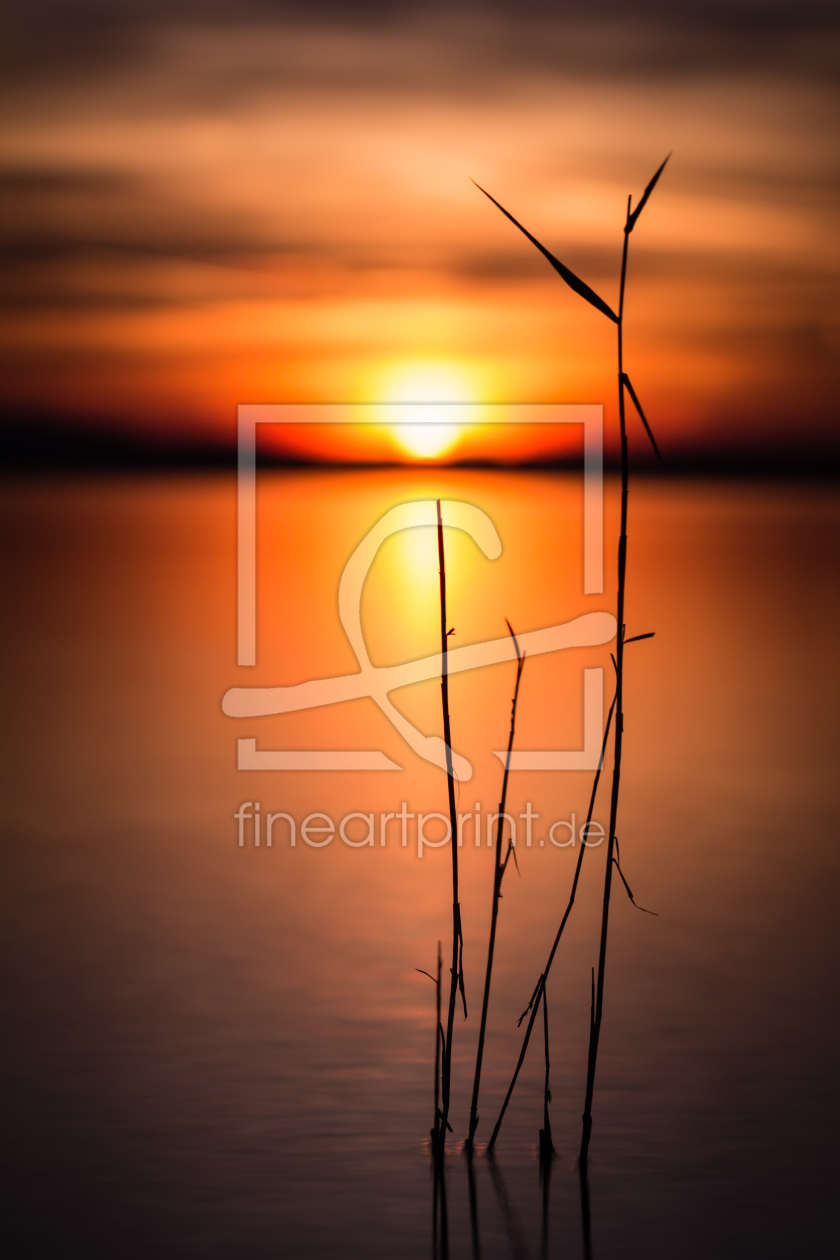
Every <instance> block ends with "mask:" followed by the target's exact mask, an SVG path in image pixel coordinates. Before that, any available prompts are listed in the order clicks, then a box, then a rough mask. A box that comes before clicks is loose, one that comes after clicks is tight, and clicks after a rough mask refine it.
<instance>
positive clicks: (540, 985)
mask: <svg viewBox="0 0 840 1260" xmlns="http://www.w3.org/2000/svg"><path fill="white" fill-rule="evenodd" d="M614 709H615V699H613V702H612V704H611V705H610V711H609V713H608V714H607V721H606V725H605V727H604V738H603V740H602V742H601V755H600V757H599V758H598V768H597V770H596V771H595V779H594V781H593V784H592V794H591V796H590V798H589V809H588V811H587V814H586V823H585V825H584V827H583V829H582V833H583V834H585V835H588V834H589V824H590V823H591V822H592V811H593V810H594V808H595V797H596V795H597V792H598V783H599V781H600V778H601V770H602V769H603V766H604V753H605V751H606V747H607V738H608V736H609V733H610V725H611V723H612V717H613V710H614ZM586 848H587V845H586V843H585V842H582V843H581V846H580V852H579V853H578V859H577V863H576V865H575V874H574V879H573V880H572V889H571V892H570V893H569V900H568V903H567V905H566V910H565V913H564V915H563V918H562V919H561V920H560V926H559V928H558V929H557V935H556V936H555V938H554V944H553V945H552V946H551V952H550V954H549V955H548V961H547V962H546V964H545V969H544V970H543V973H542V975H541V976H540V978H539V980H538V981H537V987H536V988H535V989H534V992H533V995H532V997H531V1001H530V1002H529V1003H528V1006H527V1007H526V1008H525V1010H524V1011H523V1013H522V1016H521V1017H520V1020H519V1022H520V1024H521V1023H522V1020H523V1019H524V1018H525V1016H526V1015H527V1014H528V1011H529V1010H530V1012H531V1015H530V1018H529V1020H528V1024H527V1026H526V1028H525V1036H524V1038H523V1040H522V1049H521V1050H520V1052H519V1059H518V1061H517V1064H516V1067H515V1069H514V1073H513V1079H512V1080H511V1082H510V1085H509V1086H508V1091H507V1094H506V1095H505V1100H504V1102H503V1103H502V1109H501V1111H500V1112H499V1118H498V1120H497V1121H496V1125H495V1128H494V1129H493V1133H492V1134H491V1137H490V1141H489V1142H488V1143H487V1154H488V1155H492V1153H493V1147H494V1146H495V1145H496V1139H497V1138H498V1136H499V1130H500V1129H501V1127H502V1121H503V1120H504V1118H505V1112H506V1111H507V1108H508V1103H509V1102H510V1100H511V1096H512V1094H513V1091H514V1088H515V1087H516V1082H517V1080H518V1078H519V1073H520V1071H521V1069H522V1064H523V1063H524V1062H525V1055H526V1054H527V1051H528V1043H529V1041H530V1040H531V1033H532V1032H533V1029H534V1021H535V1020H536V1018H537V1011H538V1010H539V1006H540V998H541V996H542V993H543V989H544V987H545V982H546V980H547V979H548V974H549V972H550V971H551V964H552V963H553V962H554V955H555V954H556V953H557V947H558V945H559V944H560V938H561V936H562V935H563V929H564V928H565V926H566V923H567V922H568V919H569V915H570V914H571V913H572V906H573V905H574V904H575V895H576V893H577V887H578V882H579V880H580V870H581V866H582V865H583V855H584V852H585V851H586Z"/></svg>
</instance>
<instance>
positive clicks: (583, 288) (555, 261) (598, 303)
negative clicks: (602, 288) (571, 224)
mask: <svg viewBox="0 0 840 1260" xmlns="http://www.w3.org/2000/svg"><path fill="white" fill-rule="evenodd" d="M472 182H473V183H474V184H475V180H473V181H472ZM475 186H476V188H477V189H478V191H479V192H482V193H484V196H485V197H487V198H488V200H490V201H492V202H493V205H494V206H496V207H497V209H499V210H501V212H502V214H503V215H504V216H505V217H506V218H508V219H510V221H511V223H512V224H513V225H514V227H518V228H519V231H520V232H522V234H523V235H524V236H527V237H528V240H529V241H530V242H531V244H532V245H536V247H537V249H538V250H539V251H540V253H541V254H542V256H543V257H544V258H546V259H548V261H549V262H550V263H551V265H552V267H553V268H554V270H555V271H556V272H557V274H558V275H559V276H560V277H561V278H562V279H563V280H565V281H566V284H567V285H568V286H569V288H570V289H574V291H575V293H578V294H579V295H580V296H581V297H582V298H584V299H585V300H586V301H587V302H588V303H589V304H590V306H594V307H595V309H596V310H598V311H600V312H601V314H602V315H606V316H607V318H608V319H611V320H612V322H613V323H614V324H617V323H618V316H617V315H616V313H615V311H614V310H612V308H611V307H609V306H607V304H606V302H605V301H604V299H603V298H600V297H599V296H598V294H597V293H596V292H595V290H594V289H590V287H589V285H588V284H585V283H584V282H583V280H581V279H580V277H579V276H576V275H575V273H574V272H573V271H570V270H569V268H568V267H567V266H565V265H564V264H563V263H561V261H560V259H559V258H555V257H554V255H553V254H552V253H551V251H550V250H548V249H546V247H545V246H544V245H541V244H540V242H539V241H538V240H537V238H536V236H532V235H531V233H530V232H529V231H528V229H527V228H524V227H523V226H522V224H521V223H520V222H519V220H518V219H514V217H513V215H512V214H511V213H510V212H509V211H508V210H505V208H504V206H503V205H500V204H499V202H498V201H497V200H496V198H495V197H491V196H490V194H489V192H487V190H486V189H485V188H482V187H481V184H475Z"/></svg>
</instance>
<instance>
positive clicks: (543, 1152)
mask: <svg viewBox="0 0 840 1260" xmlns="http://www.w3.org/2000/svg"><path fill="white" fill-rule="evenodd" d="M542 1009H543V1041H544V1044H545V1080H544V1082H543V1127H542V1128H541V1129H540V1159H541V1160H542V1161H543V1163H545V1162H546V1161H548V1162H549V1163H550V1162H551V1160H552V1159H553V1158H554V1154H555V1151H554V1143H553V1142H552V1140H551V1117H550V1116H549V1114H548V1104H549V1103H550V1102H551V1058H550V1055H549V1052H548V997H547V994H546V991H545V985H543V991H542Z"/></svg>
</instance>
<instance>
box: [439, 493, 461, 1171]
mask: <svg viewBox="0 0 840 1260" xmlns="http://www.w3.org/2000/svg"><path fill="white" fill-rule="evenodd" d="M437 541H438V563H439V565H440V660H441V664H440V691H441V703H442V705H443V739H444V743H445V745H446V782H447V787H448V789H449V835H450V846H449V847H450V848H451V850H452V968H451V983H450V986H449V1007H448V1010H447V1016H446V1035H445V1039H444V1043H443V1066H442V1072H441V1095H442V1102H441V1116H440V1124H439V1125H438V1132H437V1136H436V1141H435V1153H436V1155H437V1157H438V1159H439V1160H440V1162H441V1165H442V1163H443V1152H444V1149H445V1146H446V1131H447V1129H448V1130H449V1131H450V1132H451V1131H452V1126H451V1125H450V1123H449V1102H450V1096H451V1085H452V1037H453V1031H454V1026H455V1004H456V1001H457V997H458V989H459V988H460V990H461V998H462V1000H463V1003H464V1019H466V1018H467V998H466V994H465V993H464V935H463V932H462V929H461V905H460V902H459V900H458V814H457V808H456V805H455V776H454V773H453V769H452V733H451V731H450V726H449V676H448V670H447V663H448V662H447V657H448V650H447V649H448V645H449V635H450V633H451V631H449V630H447V628H446V558H445V555H444V547H443V518H442V517H441V514H440V499H438V500H437Z"/></svg>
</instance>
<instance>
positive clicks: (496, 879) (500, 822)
mask: <svg viewBox="0 0 840 1260" xmlns="http://www.w3.org/2000/svg"><path fill="white" fill-rule="evenodd" d="M507 628H508V630H509V631H510V637H511V638H512V639H513V646H514V648H515V649H516V685H515V687H514V690H513V700H512V702H511V706H510V734H509V735H508V746H507V755H506V757H505V773H504V777H503V778H502V797H501V801H500V802H499V816H498V818H497V819H496V853H495V865H494V870H493V899H492V903H491V909H490V941H489V944H488V946H487V971H486V973H485V976H484V998H483V1000H482V1003H481V1026H480V1028H479V1030H478V1050H477V1052H476V1056H475V1077H474V1079H473V1092H472V1102H471V1104H470V1129H469V1136H468V1137H467V1141H466V1150H467V1153H468V1154H471V1153H472V1149H473V1140H474V1138H475V1131H476V1129H477V1128H478V1119H479V1117H478V1091H479V1088H480V1085H481V1064H482V1061H483V1059H484V1037H485V1034H486V1031H487V1010H488V1007H489V1005H490V982H491V980H492V978H493V955H494V952H495V949H496V923H497V920H498V918H499V898H500V897H501V895H502V880H503V879H504V877H505V871H506V870H507V865H508V862H509V861H510V855H511V853H513V854H514V861H516V853H515V851H514V849H513V838H512V837H511V839H510V840H508V850H507V854H506V855H505V860H504V862H503V861H502V839H503V832H504V825H505V804H506V803H507V789H508V776H509V774H510V755H511V752H512V751H513V737H514V733H515V731H516V705H517V702H518V700H519V684H520V681H521V679H522V670H523V667H524V665H525V656H524V654H520V651H519V644H518V642H517V640H516V635H515V634H514V633H513V629H512V627H511V624H510V622H509V621H508V622H507Z"/></svg>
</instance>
